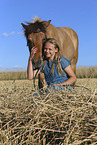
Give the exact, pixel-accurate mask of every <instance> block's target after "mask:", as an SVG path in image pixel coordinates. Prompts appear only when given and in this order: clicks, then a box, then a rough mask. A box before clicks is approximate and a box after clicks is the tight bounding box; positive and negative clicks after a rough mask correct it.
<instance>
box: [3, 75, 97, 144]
mask: <svg viewBox="0 0 97 145" xmlns="http://www.w3.org/2000/svg"><path fill="white" fill-rule="evenodd" d="M36 84H37V82H36ZM96 144H97V79H96V78H85V79H78V80H77V83H76V87H75V91H73V90H69V89H66V90H64V91H55V92H53V91H52V92H50V93H48V94H42V95H40V94H39V93H38V90H37V89H35V88H34V87H33V82H32V81H28V80H15V81H13V80H12V81H0V145H96Z"/></svg>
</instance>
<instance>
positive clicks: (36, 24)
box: [21, 18, 78, 73]
mask: <svg viewBox="0 0 97 145" xmlns="http://www.w3.org/2000/svg"><path fill="white" fill-rule="evenodd" d="M50 21H51V20H49V21H42V20H41V19H40V18H36V19H35V20H34V21H32V22H31V23H28V24H27V25H25V24H23V23H21V24H22V26H23V28H24V29H25V31H24V32H25V36H26V39H27V45H28V46H29V51H31V48H32V47H33V46H35V47H37V53H36V54H35V56H34V58H33V60H32V61H33V65H34V67H35V68H36V69H37V68H40V67H41V66H42V64H43V58H42V41H43V39H46V38H55V39H56V40H57V41H58V42H59V45H60V48H61V53H62V55H63V56H64V57H66V58H67V59H69V60H71V67H72V69H73V71H74V72H75V73H76V63H77V60H78V36H77V34H76V32H75V31H74V30H73V29H71V28H68V27H55V26H53V25H52V24H50Z"/></svg>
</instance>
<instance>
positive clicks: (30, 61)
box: [27, 47, 39, 80]
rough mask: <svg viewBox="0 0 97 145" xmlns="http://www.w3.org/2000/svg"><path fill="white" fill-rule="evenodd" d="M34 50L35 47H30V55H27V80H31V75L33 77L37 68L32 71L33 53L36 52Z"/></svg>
mask: <svg viewBox="0 0 97 145" xmlns="http://www.w3.org/2000/svg"><path fill="white" fill-rule="evenodd" d="M36 50H37V48H34V47H33V48H32V49H31V54H30V57H29V60H28V67H27V78H28V79H29V80H32V79H33V77H35V74H36V72H37V70H34V71H33V65H32V58H33V57H34V54H35V53H36ZM38 74H39V72H38ZM38 74H37V75H38Z"/></svg>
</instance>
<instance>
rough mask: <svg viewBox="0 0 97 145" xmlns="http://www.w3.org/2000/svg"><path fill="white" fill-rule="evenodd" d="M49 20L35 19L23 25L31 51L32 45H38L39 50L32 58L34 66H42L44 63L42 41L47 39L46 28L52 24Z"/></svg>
mask: <svg viewBox="0 0 97 145" xmlns="http://www.w3.org/2000/svg"><path fill="white" fill-rule="evenodd" d="M50 21H51V20H49V21H48V22H47V21H41V20H37V21H33V22H32V23H28V25H25V24H23V23H21V24H22V26H23V28H24V29H25V30H24V33H25V36H26V39H27V46H28V47H29V51H30V52H31V49H32V47H34V46H35V47H37V52H36V54H35V56H34V58H33V60H32V62H33V65H34V67H35V68H36V69H37V68H40V67H41V66H42V64H43V58H42V41H43V39H46V37H47V36H46V28H47V27H48V26H49V24H50Z"/></svg>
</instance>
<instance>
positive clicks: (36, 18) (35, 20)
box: [31, 17, 42, 23]
mask: <svg viewBox="0 0 97 145" xmlns="http://www.w3.org/2000/svg"><path fill="white" fill-rule="evenodd" d="M37 21H38V22H42V20H41V19H40V18H39V17H34V18H33V20H32V22H31V23H35V22H37Z"/></svg>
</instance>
